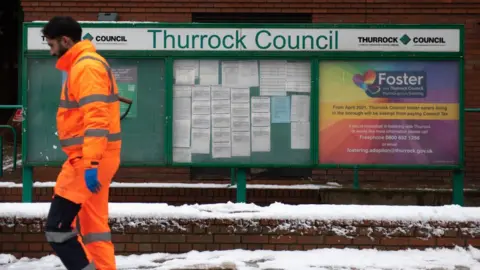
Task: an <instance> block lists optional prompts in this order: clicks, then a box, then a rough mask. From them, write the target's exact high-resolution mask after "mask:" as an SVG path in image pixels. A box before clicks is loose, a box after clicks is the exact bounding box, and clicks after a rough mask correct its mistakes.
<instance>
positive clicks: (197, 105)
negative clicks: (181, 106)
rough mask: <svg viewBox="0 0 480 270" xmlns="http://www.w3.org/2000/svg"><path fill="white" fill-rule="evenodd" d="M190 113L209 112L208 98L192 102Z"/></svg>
mask: <svg viewBox="0 0 480 270" xmlns="http://www.w3.org/2000/svg"><path fill="white" fill-rule="evenodd" d="M192 114H210V100H200V101H194V102H192Z"/></svg>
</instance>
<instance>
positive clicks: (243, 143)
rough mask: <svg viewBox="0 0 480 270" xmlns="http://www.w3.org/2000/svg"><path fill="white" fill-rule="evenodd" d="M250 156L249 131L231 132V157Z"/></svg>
mask: <svg viewBox="0 0 480 270" xmlns="http://www.w3.org/2000/svg"><path fill="white" fill-rule="evenodd" d="M249 156H250V131H248V132H232V157H249Z"/></svg>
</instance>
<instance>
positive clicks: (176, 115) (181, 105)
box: [173, 97, 192, 120]
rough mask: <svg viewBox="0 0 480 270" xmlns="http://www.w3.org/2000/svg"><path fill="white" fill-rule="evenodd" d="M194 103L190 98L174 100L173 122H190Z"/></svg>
mask: <svg viewBox="0 0 480 270" xmlns="http://www.w3.org/2000/svg"><path fill="white" fill-rule="evenodd" d="M191 109H192V102H191V100H190V98H189V97H178V98H174V99H173V120H190V116H191V114H192V113H191Z"/></svg>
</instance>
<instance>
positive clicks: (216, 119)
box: [212, 114, 230, 128]
mask: <svg viewBox="0 0 480 270" xmlns="http://www.w3.org/2000/svg"><path fill="white" fill-rule="evenodd" d="M212 126H213V127H214V128H229V127H230V114H213V115H212Z"/></svg>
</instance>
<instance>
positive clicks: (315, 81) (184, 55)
mask: <svg viewBox="0 0 480 270" xmlns="http://www.w3.org/2000/svg"><path fill="white" fill-rule="evenodd" d="M43 25H44V23H38V22H36V23H24V26H23V27H24V28H23V50H22V57H21V60H22V61H21V69H22V83H21V85H22V104H23V106H24V108H25V109H24V111H25V113H26V114H27V113H28V108H27V107H26V105H27V91H28V81H27V75H28V74H27V67H26V60H27V59H28V58H45V57H50V56H49V54H48V52H47V51H33V50H32V51H27V33H28V28H32V27H42V26H43ZM82 27H84V28H145V29H158V28H270V29H275V28H277V29H278V28H284V29H287V28H289V29H297V28H300V29H302V28H303V29H351V28H357V29H458V30H459V31H460V40H459V42H460V51H459V52H451V53H450V52H442V53H437V52H359V51H355V52H338V51H320V52H319V51H304V52H292V51H288V52H281V51H280V52H279V51H165V50H156V51H155V50H151V51H150V50H149V51H107V50H106V51H102V52H101V53H102V55H103V56H104V57H106V58H117V59H144V58H158V59H164V61H165V73H166V74H165V76H166V82H165V83H166V91H165V92H166V93H165V100H166V102H165V106H166V115H165V119H166V121H165V125H166V134H165V151H166V152H165V154H166V159H165V160H166V162H162V163H142V162H140V163H131V164H128V163H127V164H126V163H122V166H125V167H137V166H141V167H145V166H187V167H229V168H232V175H235V179H236V183H237V192H239V194H238V196H237V200H238V201H245V200H246V198H245V194H244V189H245V185H246V181H245V171H244V169H245V168H252V167H270V168H275V167H285V165H277V164H227V163H199V164H191V163H188V164H177V163H173V158H172V148H173V139H172V132H173V128H172V114H173V108H172V107H173V93H172V88H173V62H174V60H175V59H216V60H217V59H219V60H222V59H295V60H310V61H311V71H312V72H311V74H312V75H311V76H312V91H311V95H310V99H311V109H310V110H311V111H310V113H311V136H310V139H311V147H310V151H311V162H310V163H309V164H304V165H292V166H289V167H299V168H301V167H304V168H321V169H337V168H346V169H353V170H354V186H355V187H356V188H359V181H358V170H359V169H406V170H454V172H455V175H456V177H454V179H455V180H454V182H453V187H454V192H453V193H454V194H453V200H454V203H457V204H460V205H462V204H463V188H462V189H461V190H460V187H461V186H463V170H464V144H463V134H464V125H465V123H464V116H463V112H464V80H463V68H464V61H463V55H464V48H463V42H464V26H463V25H461V24H449V25H444V24H441V25H440V24H424V25H400V24H399V25H391V24H389V25H385V24H334V25H332V24H203V23H201V24H191V23H115V24H112V23H85V24H82ZM352 59H355V60H359V61H361V60H397V61H398V60H405V61H409V60H417V61H418V60H424V61H436V60H456V61H459V63H460V74H459V75H460V80H459V81H460V86H459V87H460V96H459V98H460V102H459V115H460V119H459V126H460V129H459V131H458V132H459V138H460V140H459V150H460V153H461V154H460V160H459V162H458V164H454V165H438V166H437V165H428V166H425V165H413V164H412V165H395V164H378V165H375V164H370V165H362V164H360V165H358V164H318V147H319V146H318V138H319V134H318V128H319V127H318V114H319V108H318V106H316V104H317V102H318V95H319V91H318V88H319V78H318V77H319V62H320V61H323V60H352ZM27 115H28V114H27ZM24 121H25V122H24V123H23V124H24V125H25V126H26V124H27V121H28V117H25V120H24ZM27 132H29V131H27V130H26V129H25V128H23V132H22V141H23V144H22V156H23V160H24V166H23V173H24V176H23V181H24V196H23V199H24V201H31V199H32V198H31V190H32V186H31V185H32V167H34V166H45V165H47V166H58V165H61V164H58V162H57V163H28V162H26V161H27V160H28V158H27V157H28V153H27V143H28V142H27V140H26V138H27Z"/></svg>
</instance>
